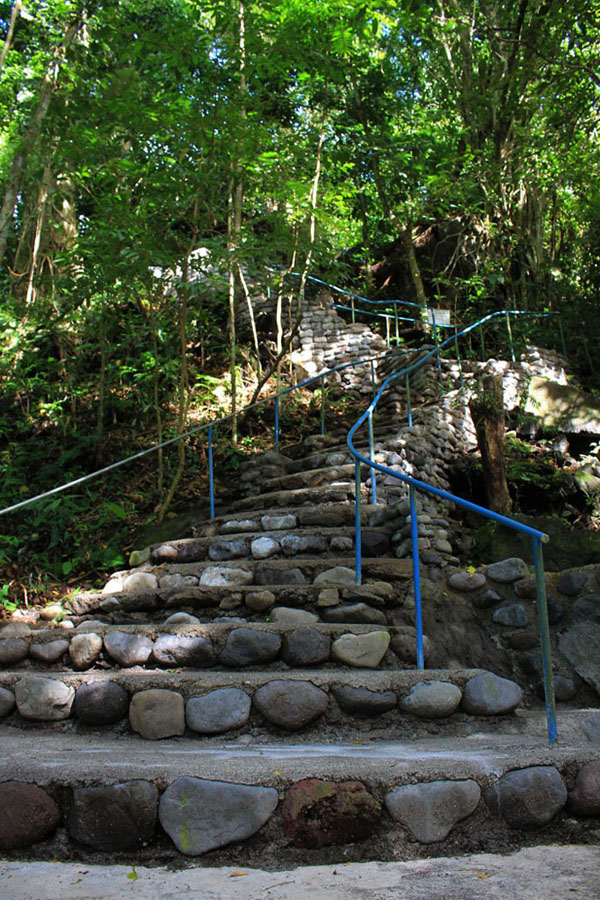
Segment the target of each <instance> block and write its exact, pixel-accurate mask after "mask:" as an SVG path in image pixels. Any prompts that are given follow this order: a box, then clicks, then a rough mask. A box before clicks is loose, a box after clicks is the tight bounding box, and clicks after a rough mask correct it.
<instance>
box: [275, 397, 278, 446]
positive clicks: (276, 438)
mask: <svg viewBox="0 0 600 900" xmlns="http://www.w3.org/2000/svg"><path fill="white" fill-rule="evenodd" d="M275 452H276V453H279V394H277V396H276V397H275Z"/></svg>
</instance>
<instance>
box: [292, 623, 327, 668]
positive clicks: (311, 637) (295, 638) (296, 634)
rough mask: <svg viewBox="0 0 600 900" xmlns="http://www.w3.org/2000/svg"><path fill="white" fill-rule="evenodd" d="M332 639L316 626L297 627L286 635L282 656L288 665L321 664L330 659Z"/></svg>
mask: <svg viewBox="0 0 600 900" xmlns="http://www.w3.org/2000/svg"><path fill="white" fill-rule="evenodd" d="M330 647H331V639H330V638H329V636H328V635H327V634H322V633H321V632H320V631H317V630H316V629H315V628H296V629H295V630H294V631H292V632H290V633H289V634H286V635H284V637H283V640H282V643H281V658H282V659H283V661H284V662H286V663H287V664H288V666H320V665H322V664H323V663H326V662H327V661H328V659H329V651H330Z"/></svg>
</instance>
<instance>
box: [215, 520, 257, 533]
mask: <svg viewBox="0 0 600 900" xmlns="http://www.w3.org/2000/svg"><path fill="white" fill-rule="evenodd" d="M256 528H257V526H256V522H255V521H254V519H230V520H229V521H228V522H223V524H222V525H221V527H220V528H219V531H220V532H221V534H238V533H239V534H243V533H244V532H246V533H247V532H250V531H256Z"/></svg>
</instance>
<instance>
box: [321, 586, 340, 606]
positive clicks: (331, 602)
mask: <svg viewBox="0 0 600 900" xmlns="http://www.w3.org/2000/svg"><path fill="white" fill-rule="evenodd" d="M339 602H340V592H339V591H338V589H337V588H323V590H322V591H319V596H318V597H317V606H318V607H320V608H326V607H329V606H337V605H338V604H339Z"/></svg>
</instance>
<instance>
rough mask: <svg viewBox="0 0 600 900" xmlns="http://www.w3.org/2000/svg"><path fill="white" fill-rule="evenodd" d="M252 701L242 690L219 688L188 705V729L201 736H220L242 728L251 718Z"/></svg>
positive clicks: (186, 712)
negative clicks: (225, 732)
mask: <svg viewBox="0 0 600 900" xmlns="http://www.w3.org/2000/svg"><path fill="white" fill-rule="evenodd" d="M250 706H251V700H250V697H249V696H248V694H247V693H246V692H245V691H242V690H240V688H236V687H229V688H218V689H217V690H216V691H209V692H208V694H203V695H202V696H201V697H191V698H190V699H189V700H188V702H187V703H186V707H185V718H186V721H187V724H188V728H191V730H192V731H197V732H199V733H200V734H220V733H221V732H223V731H230V730H231V729H233V728H241V727H242V725H245V724H246V722H247V721H248V719H249V718H250Z"/></svg>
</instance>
